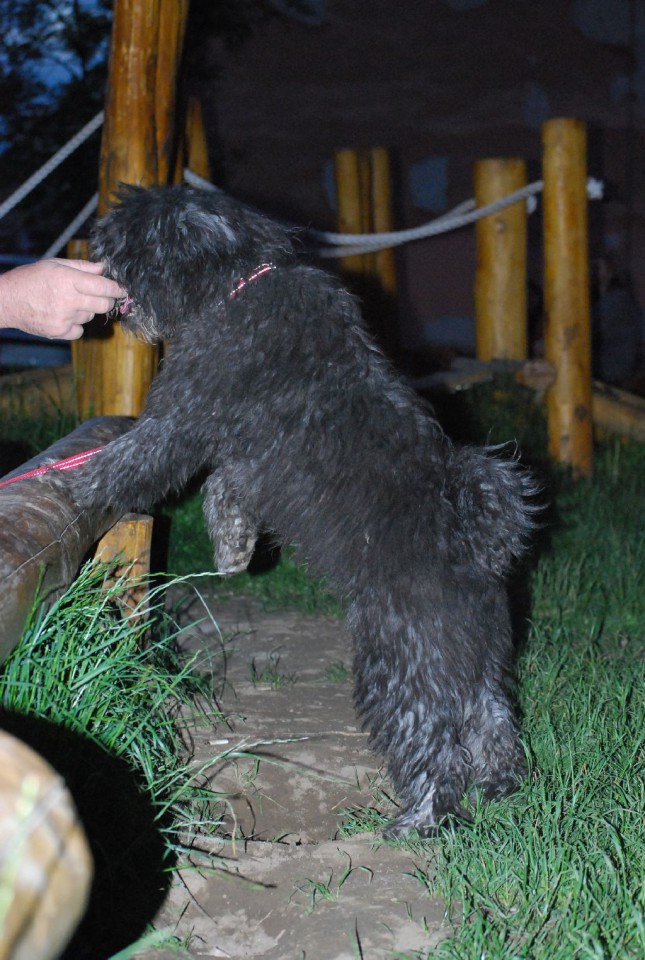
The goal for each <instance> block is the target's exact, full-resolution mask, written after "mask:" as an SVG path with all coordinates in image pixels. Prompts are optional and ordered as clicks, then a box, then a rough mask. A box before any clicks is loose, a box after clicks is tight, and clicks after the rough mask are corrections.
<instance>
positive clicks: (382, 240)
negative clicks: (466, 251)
mask: <svg viewBox="0 0 645 960" xmlns="http://www.w3.org/2000/svg"><path fill="white" fill-rule="evenodd" d="M102 123H103V111H101V112H100V113H97V114H96V116H95V117H93V118H92V120H90V121H89V122H88V123H86V124H85V126H84V127H82V129H81V130H79V131H78V133H77V134H75V136H73V137H72V138H71V139H70V140H69V141H68V142H67V143H66V144H65V145H64V146H62V147H61V148H60V150H58V151H57V152H56V153H55V154H54V155H53V156H52V157H51V158H50V159H49V160H48V161H47V162H46V163H44V164H43V165H42V166H41V167H40V168H39V169H38V170H36V172H35V173H33V174H32V175H31V177H29V179H28V180H26V181H25V183H23V184H22V186H21V187H19V188H18V189H17V190H15V191H14V192H13V193H12V194H11V196H9V197H7V199H6V200H5V201H3V203H1V204H0V219H2V218H3V217H4V216H6V215H7V213H9V211H10V210H13V208H14V207H15V206H17V204H19V203H20V202H21V201H22V200H24V198H25V197H26V196H28V195H29V193H31V191H32V190H34V189H35V188H36V187H37V186H38V185H39V184H40V183H42V181H43V180H44V179H45V178H46V177H47V176H49V174H50V173H51V172H52V171H53V170H55V169H56V168H57V167H58V166H59V165H60V164H61V163H62V162H63V161H64V160H66V159H67V157H69V156H70V154H72V153H73V152H74V151H75V150H76V149H77V148H78V147H80V146H81V144H82V143H84V142H85V141H86V140H87V139H88V138H89V137H90V136H91V135H92V134H93V133H94V132H95V131H96V130H97V129H98V128H99V127H100V126H101V124H102ZM184 180H185V181H186V183H189V184H191V185H192V186H196V187H201V188H202V189H205V190H221V188H220V187H217V186H215V184H213V183H211V182H210V181H209V180H206V179H204V177H200V176H199V175H198V174H196V173H194V172H193V171H192V170H190V169H188V168H186V169H185V170H184ZM543 188H544V181H543V180H536V181H535V182H534V183H530V184H528V185H527V186H525V187H522V189H520V190H516V191H515V192H514V193H509V194H508V195H507V196H505V197H502V198H500V199H499V200H495V201H494V202H493V203H489V204H486V205H485V206H482V207H477V206H475V201H474V200H472V199H470V200H465V201H464V202H463V203H460V204H459V205H458V206H457V207H454V209H452V210H450V211H448V213H444V214H442V215H441V216H439V217H436V218H435V219H434V220H430V221H428V222H427V223H423V224H421V225H420V226H418V227H411V228H409V229H407V230H395V231H392V232H389V233H378V234H375V233H333V232H331V231H327V230H316V229H313V228H308V229H306V230H305V232H306V233H307V234H308V235H309V236H310V237H311V238H312V239H313V240H314V241H316V242H317V243H319V244H325V245H328V246H321V247H320V248H319V249H317V251H316V253H317V254H318V256H320V257H325V258H334V257H348V256H359V255H361V254H366V253H373V252H375V251H377V250H385V249H388V248H390V247H395V246H401V245H402V244H405V243H411V242H412V241H415V240H423V239H426V238H428V237H434V236H438V235H439V234H442V233H448V232H449V231H451V230H457V229H459V228H461V227H465V226H468V225H469V224H471V223H475V222H476V221H477V220H481V219H483V218H484V217H488V216H490V215H491V214H494V213H498V212H499V211H500V210H504V209H506V207H510V206H512V205H513V204H514V203H520V202H522V201H526V203H527V205H528V207H529V213H532V212H533V210H534V209H535V206H536V203H537V200H536V197H537V195H538V194H540V193H541V192H542V190H543ZM603 189H604V187H603V183H602V181H600V180H597V179H596V178H594V177H589V179H588V180H587V196H588V198H589V199H590V200H599V199H602V196H603ZM97 205H98V194H94V196H93V197H91V199H90V200H88V202H87V203H86V204H85V206H84V207H83V208H82V210H80V211H79V213H78V214H77V215H76V216H75V217H74V219H73V220H72V221H71V223H70V224H69V225H68V226H67V227H66V228H65V230H64V231H63V232H62V233H61V234H60V235H59V236H58V237H57V238H56V240H54V242H53V243H52V244H50V246H49V247H48V249H47V250H46V251H45V253H44V254H43V259H46V258H47V257H53V256H55V255H56V254H57V253H58V252H59V251H60V250H61V249H62V248H63V247H64V246H65V244H66V243H67V242H68V241H69V240H70V239H71V238H72V237H73V236H74V234H75V232H76V231H77V230H78V229H79V227H81V226H82V225H83V223H84V222H85V221H86V220H87V219H88V217H90V216H91V215H92V213H93V212H94V210H95V209H96V207H97ZM296 229H299V228H296Z"/></svg>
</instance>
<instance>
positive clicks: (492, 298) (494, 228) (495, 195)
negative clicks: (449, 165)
mask: <svg viewBox="0 0 645 960" xmlns="http://www.w3.org/2000/svg"><path fill="white" fill-rule="evenodd" d="M474 181H475V199H476V202H477V206H478V207H483V206H485V205H486V204H489V203H493V202H494V201H495V200H500V199H501V198H502V197H505V196H507V195H508V194H509V193H513V192H514V191H515V190H519V189H521V188H522V187H524V186H526V164H525V163H524V161H523V160H518V159H509V160H505V159H496V158H493V159H486V160H479V161H478V162H477V163H476V164H475V169H474ZM476 243H477V269H476V273H475V317H476V345H477V358H478V359H479V360H486V361H488V360H502V359H503V360H526V358H527V356H528V317H527V304H526V290H527V277H526V201H525V200H522V201H520V202H518V203H514V204H513V206H511V207H506V208H505V209H504V210H500V211H499V212H498V213H493V214H490V215H489V216H488V217H484V218H483V219H482V220H478V221H477V226H476Z"/></svg>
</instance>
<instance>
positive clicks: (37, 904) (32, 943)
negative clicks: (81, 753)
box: [0, 731, 93, 960]
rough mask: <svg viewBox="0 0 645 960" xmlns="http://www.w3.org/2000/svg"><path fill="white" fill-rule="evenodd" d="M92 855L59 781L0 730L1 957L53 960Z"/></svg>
mask: <svg viewBox="0 0 645 960" xmlns="http://www.w3.org/2000/svg"><path fill="white" fill-rule="evenodd" d="M92 872H93V871H92V857H91V854H90V851H89V847H88V844H87V840H86V839H85V834H84V833H83V828H82V826H81V823H80V820H79V818H78V814H77V812H76V809H75V807H74V804H73V802H72V798H71V796H70V794H69V792H68V790H67V788H66V786H65V783H64V781H63V778H62V777H61V776H60V775H59V774H57V773H56V772H55V771H54V770H53V769H52V768H51V767H50V766H49V764H48V763H46V762H45V761H44V760H43V759H42V758H41V757H39V756H38V754H36V753H34V751H33V750H31V749H30V748H29V747H27V746H26V745H25V744H24V743H22V742H21V741H20V740H17V739H16V738H15V737H12V736H10V735H9V734H8V733H5V732H4V731H0V891H1V892H2V900H1V902H0V960H55V958H56V957H58V956H60V954H61V952H62V950H63V949H64V947H65V946H66V945H67V943H68V941H69V940H70V938H71V936H72V934H73V933H74V930H75V929H76V926H77V924H78V922H79V920H80V919H81V917H82V915H83V912H84V910H85V906H86V904H87V899H88V895H89V889H90V883H91V880H92Z"/></svg>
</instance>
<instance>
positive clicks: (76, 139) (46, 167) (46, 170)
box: [0, 110, 103, 220]
mask: <svg viewBox="0 0 645 960" xmlns="http://www.w3.org/2000/svg"><path fill="white" fill-rule="evenodd" d="M102 123H103V111H102V110H101V111H100V112H99V113H97V114H96V116H95V117H92V119H91V120H89V121H88V122H87V123H86V124H85V126H84V127H81V129H80V130H79V131H78V133H75V134H74V136H73V137H71V138H70V139H69V140H68V141H67V143H66V144H64V145H63V146H62V147H61V148H60V150H57V151H56V153H55V154H54V155H53V156H52V157H50V158H49V160H47V161H46V162H45V163H43V165H42V167H39V168H38V170H36V172H35V173H32V175H31V176H30V177H29V178H28V179H27V180H25V182H24V183H23V184H22V186H20V187H18V189H17V190H14V192H13V193H12V194H11V195H10V196H8V197H7V199H6V200H4V201H3V202H2V203H0V220H2V218H3V217H6V215H7V214H8V213H9V211H10V210H13V208H14V207H17V206H18V204H19V203H20V202H21V201H22V200H24V199H25V197H26V196H28V195H29V194H30V193H31V191H32V190H35V189H36V187H37V186H39V185H40V184H41V183H42V182H43V180H45V179H46V178H47V177H48V176H49V174H50V173H52V172H53V171H54V170H55V169H56V167H59V166H60V165H61V163H62V162H63V161H64V160H67V158H68V157H69V156H70V155H71V154H72V153H74V151H75V150H77V149H78V147H80V146H81V144H82V143H85V141H86V140H87V139H88V138H89V137H91V136H92V134H93V133H94V132H95V131H96V130H98V129H99V127H100V126H101V124H102Z"/></svg>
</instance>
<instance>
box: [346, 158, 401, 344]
mask: <svg viewBox="0 0 645 960" xmlns="http://www.w3.org/2000/svg"><path fill="white" fill-rule="evenodd" d="M335 173H336V194H337V198H338V229H339V232H340V233H389V232H390V231H391V230H392V229H393V216H392V192H391V176H390V159H389V153H388V151H387V150H386V149H385V147H373V148H370V149H360V150H339V151H338V152H337V153H336V157H335ZM339 265H340V269H341V272H342V273H343V274H344V275H346V276H347V278H348V280H349V282H350V285H351V286H352V288H353V289H354V290H355V291H356V292H357V293H358V295H359V296H360V297H361V299H362V300H363V302H364V304H365V312H366V315H367V318H368V320H369V321H370V322H371V323H372V324H373V326H374V327H375V332H376V334H377V336H378V339H379V340H380V341H381V344H382V346H383V347H384V348H385V349H386V351H387V352H388V353H390V354H393V353H395V352H396V351H397V349H398V335H397V332H396V326H395V323H394V318H393V314H394V311H395V302H396V290H397V287H396V261H395V256H394V250H393V249H391V248H390V249H386V250H378V251H375V252H374V253H366V254H361V255H360V256H355V255H352V256H347V257H341V258H340V261H339Z"/></svg>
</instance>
